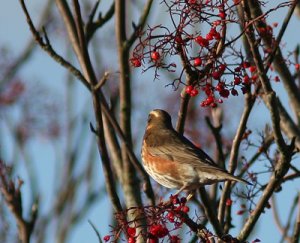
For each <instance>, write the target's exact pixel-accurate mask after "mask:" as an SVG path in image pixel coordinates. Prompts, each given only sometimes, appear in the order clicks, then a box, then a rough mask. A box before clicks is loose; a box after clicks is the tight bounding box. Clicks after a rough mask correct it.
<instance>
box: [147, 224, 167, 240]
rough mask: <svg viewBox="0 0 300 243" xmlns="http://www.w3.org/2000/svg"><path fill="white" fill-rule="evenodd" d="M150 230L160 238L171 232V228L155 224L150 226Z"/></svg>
mask: <svg viewBox="0 0 300 243" xmlns="http://www.w3.org/2000/svg"><path fill="white" fill-rule="evenodd" d="M149 232H150V233H151V234H152V235H154V236H156V237H158V238H163V237H165V236H166V235H167V234H168V233H169V230H168V229H167V228H166V227H165V226H163V225H160V224H154V225H152V226H151V227H150V229H149Z"/></svg>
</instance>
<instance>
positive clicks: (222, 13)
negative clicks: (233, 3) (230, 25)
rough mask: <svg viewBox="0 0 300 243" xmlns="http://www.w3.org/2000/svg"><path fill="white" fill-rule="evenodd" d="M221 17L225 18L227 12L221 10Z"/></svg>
mask: <svg viewBox="0 0 300 243" xmlns="http://www.w3.org/2000/svg"><path fill="white" fill-rule="evenodd" d="M219 17H220V18H221V19H225V18H226V13H225V12H223V11H220V12H219Z"/></svg>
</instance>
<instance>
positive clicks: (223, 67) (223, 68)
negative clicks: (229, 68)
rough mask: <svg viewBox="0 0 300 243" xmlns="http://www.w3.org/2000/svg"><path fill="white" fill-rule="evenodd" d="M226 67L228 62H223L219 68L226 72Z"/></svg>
mask: <svg viewBox="0 0 300 243" xmlns="http://www.w3.org/2000/svg"><path fill="white" fill-rule="evenodd" d="M225 69H226V64H221V65H220V66H219V70H220V71H221V72H224V71H225Z"/></svg>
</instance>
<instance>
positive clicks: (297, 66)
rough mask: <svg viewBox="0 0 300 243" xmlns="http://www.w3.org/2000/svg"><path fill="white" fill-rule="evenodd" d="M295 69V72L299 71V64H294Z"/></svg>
mask: <svg viewBox="0 0 300 243" xmlns="http://www.w3.org/2000/svg"><path fill="white" fill-rule="evenodd" d="M295 68H296V70H297V71H299V70H300V63H296V64H295Z"/></svg>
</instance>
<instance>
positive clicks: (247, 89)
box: [241, 86, 249, 94]
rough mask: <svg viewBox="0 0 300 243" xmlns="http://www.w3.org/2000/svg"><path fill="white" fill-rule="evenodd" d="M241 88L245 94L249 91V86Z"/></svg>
mask: <svg viewBox="0 0 300 243" xmlns="http://www.w3.org/2000/svg"><path fill="white" fill-rule="evenodd" d="M241 90H242V92H243V94H246V93H248V92H249V88H248V87H246V86H244V87H242V88H241Z"/></svg>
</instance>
